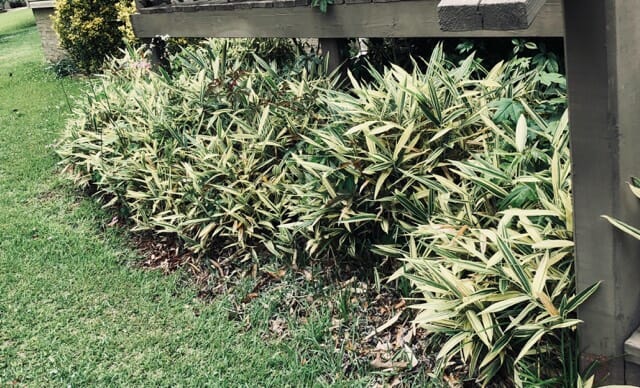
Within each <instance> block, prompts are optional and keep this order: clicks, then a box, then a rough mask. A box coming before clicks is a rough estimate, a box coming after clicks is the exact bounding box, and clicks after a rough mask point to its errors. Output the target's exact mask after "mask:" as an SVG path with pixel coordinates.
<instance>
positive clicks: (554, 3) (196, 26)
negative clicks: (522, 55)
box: [131, 0, 564, 38]
mask: <svg viewBox="0 0 640 388" xmlns="http://www.w3.org/2000/svg"><path fill="white" fill-rule="evenodd" d="M296 1H298V2H300V1H303V0H296ZM304 1H306V0H304ZM351 1H354V0H351ZM356 1H357V0H356ZM253 3H261V4H262V5H261V6H264V7H265V8H246V7H247V6H246V5H242V2H238V3H224V2H223V3H216V4H213V3H212V2H206V3H204V4H199V5H188V6H179V5H175V4H174V5H170V4H168V5H159V6H155V7H151V8H148V9H144V10H143V12H144V13H139V14H134V15H132V16H131V22H132V24H133V29H134V31H135V33H136V36H138V37H141V38H153V37H155V36H159V35H169V36H173V37H231V38H233V37H284V38H294V37H301V38H309V37H313V38H343V37H393V38H400V37H435V38H444V37H469V36H474V37H495V36H510V37H515V36H556V37H561V36H563V35H564V22H563V17H562V7H561V5H560V2H559V0H549V1H547V3H546V4H545V5H544V6H542V8H541V9H540V11H539V13H538V16H537V18H536V19H535V21H534V22H533V23H532V24H531V26H530V27H529V28H528V29H527V30H515V31H489V30H485V31H476V32H474V33H472V34H470V33H469V32H456V31H442V30H441V28H440V24H439V21H438V7H437V4H438V0H419V1H396V2H368V3H343V4H334V5H330V6H329V8H328V11H327V13H326V14H323V13H321V12H320V11H319V10H318V9H317V8H312V7H310V6H308V5H307V6H295V5H294V6H289V7H284V5H283V6H277V5H274V4H275V3H276V2H274V1H271V2H269V1H262V2H253ZM267 3H271V5H268V4H267ZM230 4H231V5H230ZM220 6H223V7H222V8H220ZM225 7H226V8H225ZM243 7H244V8H243ZM151 12H152V13H151Z"/></svg>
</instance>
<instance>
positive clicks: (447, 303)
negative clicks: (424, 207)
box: [401, 113, 597, 387]
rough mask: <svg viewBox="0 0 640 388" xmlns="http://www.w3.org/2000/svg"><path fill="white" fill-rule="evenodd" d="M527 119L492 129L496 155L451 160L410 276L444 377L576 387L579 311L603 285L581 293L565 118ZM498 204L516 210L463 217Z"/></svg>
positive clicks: (407, 255) (414, 244) (415, 244)
mask: <svg viewBox="0 0 640 388" xmlns="http://www.w3.org/2000/svg"><path fill="white" fill-rule="evenodd" d="M524 117H525V116H522V119H521V120H520V121H519V122H518V124H517V125H516V126H515V128H514V127H512V126H498V125H490V128H491V132H493V133H492V134H490V135H489V136H487V138H486V139H487V140H489V141H491V142H492V143H493V146H492V147H487V149H486V150H485V151H482V152H476V153H474V154H473V155H471V156H470V157H469V158H468V159H467V160H465V161H452V162H451V164H450V167H451V173H452V179H450V180H449V179H448V180H447V189H446V190H445V191H442V190H435V191H434V192H432V195H434V196H435V198H434V202H435V203H437V204H438V210H437V211H436V212H435V213H436V214H434V216H433V217H432V218H431V219H430V220H429V222H428V223H426V224H424V225H420V226H419V227H418V228H417V229H416V230H414V231H413V232H412V233H411V240H410V244H409V247H408V249H405V250H403V253H402V256H403V260H404V261H405V262H406V263H407V266H406V268H404V269H403V270H401V273H403V274H404V275H405V276H407V277H408V278H409V279H410V280H411V281H412V282H413V283H414V285H415V286H416V290H417V291H418V293H419V295H420V297H419V299H420V300H421V303H420V304H418V305H416V306H414V307H415V308H416V309H418V311H419V313H418V316H417V317H416V322H417V323H418V324H420V325H421V326H422V327H424V328H426V329H427V330H429V331H430V332H431V333H434V334H436V335H437V334H442V335H443V337H444V338H446V340H445V342H444V344H443V345H442V348H441V350H440V352H439V354H438V360H439V367H440V368H441V369H440V370H442V369H444V368H445V367H446V366H447V365H448V363H449V361H450V360H451V359H452V358H453V357H455V356H459V357H460V359H461V360H462V361H464V362H465V364H466V365H468V366H469V374H470V376H471V377H474V378H477V379H478V380H479V381H480V382H483V383H488V382H490V381H492V379H494V378H497V379H498V380H499V381H508V380H511V381H512V382H514V383H517V384H520V385H522V384H524V386H538V385H539V384H540V381H541V380H542V381H544V380H546V383H547V384H551V385H554V386H567V387H569V386H575V384H576V381H577V378H578V375H577V374H576V373H575V371H576V366H577V364H576V362H577V357H576V354H575V344H574V343H572V342H573V341H575V340H574V334H573V328H574V327H575V326H576V324H577V323H579V321H578V320H577V319H575V313H574V311H575V309H576V308H577V307H578V306H579V305H580V304H581V303H582V302H583V301H584V300H585V299H586V298H587V297H588V296H589V295H590V294H591V293H593V292H594V291H595V289H596V287H597V286H594V287H591V288H589V289H587V290H585V291H584V292H583V293H582V294H580V295H575V290H574V271H573V261H574V256H573V242H572V238H573V228H572V224H571V223H572V214H573V213H572V204H571V195H570V179H569V174H570V161H569V149H568V126H567V115H566V113H565V115H563V116H562V118H560V119H559V120H554V121H552V122H549V123H547V122H545V121H543V120H540V118H539V117H535V116H534V118H533V120H532V122H530V123H527V121H526V119H525V118H524ZM514 143H515V147H514ZM442 181H443V182H444V180H442ZM523 187H526V188H525V189H522V188H523ZM502 190H504V192H503V193H502V194H500V193H501V191H502ZM491 192H493V193H491ZM450 193H456V194H458V196H459V197H458V198H453V197H452V196H451V195H450ZM491 196H498V197H500V201H499V202H498V204H499V203H500V202H504V200H505V199H507V198H509V199H510V200H509V204H508V205H507V206H496V208H497V210H499V211H498V212H496V213H494V214H493V215H492V216H491V217H490V218H489V217H488V218H484V219H483V217H480V216H478V215H479V214H482V215H486V212H483V213H478V212H477V210H475V211H474V210H472V211H465V210H464V207H466V206H467V204H472V206H471V207H472V208H473V207H475V206H473V204H479V203H482V202H486V201H487V199H490V197H491ZM525 198H526V199H525ZM523 199H524V203H522V200H523ZM515 201H517V202H520V203H519V204H516V203H514V202H515ZM462 204H464V205H462ZM514 205H519V206H514Z"/></svg>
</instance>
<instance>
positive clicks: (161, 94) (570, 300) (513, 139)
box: [58, 40, 595, 386]
mask: <svg viewBox="0 0 640 388" xmlns="http://www.w3.org/2000/svg"><path fill="white" fill-rule="evenodd" d="M263 42H264V41H263ZM256 44H257V46H256ZM271 47H272V46H270V45H269V44H268V43H267V44H265V45H264V47H263V48H266V49H267V55H273V56H272V59H273V61H271V63H266V62H265V61H264V60H262V59H260V57H258V56H256V55H254V54H255V53H256V51H259V50H261V48H260V42H259V41H254V40H213V41H209V43H208V44H206V45H203V46H202V47H199V48H197V49H196V48H190V49H185V50H184V51H183V52H181V53H179V54H177V55H175V56H173V57H172V59H171V66H172V69H173V73H172V74H171V75H169V74H167V73H165V72H162V71H160V72H158V73H156V72H153V71H150V70H149V64H148V62H146V61H145V60H144V57H141V53H140V52H139V51H138V52H133V51H131V52H129V53H128V54H127V55H126V56H125V57H124V58H123V59H121V60H115V61H113V62H112V64H111V65H110V67H109V68H108V69H107V71H106V73H105V75H104V76H102V77H101V78H100V79H99V82H97V84H94V86H93V88H92V91H91V93H89V94H88V95H87V96H86V97H85V99H84V100H83V101H81V102H80V103H79V106H78V108H77V109H76V112H75V116H74V118H73V119H72V120H71V121H70V123H69V126H68V131H67V133H66V134H65V138H64V139H63V141H62V142H61V144H60V145H59V147H58V152H59V154H60V155H61V157H62V158H63V162H62V163H63V164H65V165H66V166H67V167H66V168H67V170H69V171H72V172H73V173H74V174H75V175H76V178H77V180H78V182H79V183H80V184H83V185H88V184H93V185H95V186H96V187H97V189H98V192H99V193H100V194H101V195H103V196H104V198H105V199H106V200H108V203H107V205H116V204H117V205H118V206H121V207H123V208H124V209H125V210H126V211H127V212H128V214H129V216H130V219H131V220H132V222H133V225H134V227H135V229H152V230H155V231H157V232H160V233H171V234H175V235H177V236H179V237H180V238H181V239H182V240H183V241H184V242H185V243H186V245H187V246H188V247H189V248H191V249H193V250H194V251H197V252H202V253H208V254H215V255H218V256H224V257H225V258H229V259H240V260H243V259H252V260H253V261H263V262H264V260H270V259H271V258H272V257H274V256H275V257H277V258H279V259H285V260H287V261H295V260H296V258H297V256H296V255H298V254H300V252H299V249H298V248H299V247H304V248H305V249H306V254H307V255H311V256H315V257H318V258H322V259H325V260H332V261H338V260H343V259H345V258H346V257H351V258H352V259H354V260H357V261H359V262H360V263H365V262H366V261H365V260H366V259H369V260H370V261H369V263H373V264H374V265H377V264H379V263H380V262H381V261H383V260H386V261H389V260H387V259H392V260H391V261H393V262H395V263H398V262H399V261H401V262H402V263H404V267H403V268H402V269H401V270H400V271H398V272H397V273H396V275H395V276H394V277H393V279H395V278H397V277H399V276H404V277H405V278H407V279H409V280H410V281H411V283H412V284H413V285H414V287H415V293H416V298H417V299H418V300H420V301H421V302H420V303H419V304H417V305H416V306H415V308H416V309H417V311H418V315H417V317H416V322H417V323H418V324H419V325H421V326H422V327H424V328H425V329H426V330H427V331H428V332H429V333H430V334H431V335H432V336H434V337H436V338H440V339H441V342H440V343H441V344H442V349H441V350H440V353H439V354H438V362H439V363H438V369H437V371H436V372H442V371H443V370H445V368H446V367H447V366H448V365H449V363H450V362H452V361H453V360H458V361H460V360H462V361H465V362H466V363H467V365H468V372H469V378H471V379H475V380H478V381H479V382H481V383H485V384H487V383H489V382H491V381H495V380H500V381H508V382H511V383H520V382H521V383H523V384H525V385H529V386H531V385H533V386H535V385H538V382H539V381H541V380H547V381H546V383H548V384H554V385H561V384H565V385H575V384H574V383H575V381H577V379H578V377H577V374H576V373H575V371H576V370H577V366H576V365H577V358H576V357H575V354H574V353H575V347H576V345H575V338H574V335H573V329H574V328H575V326H576V325H577V324H578V322H579V321H578V320H576V319H575V318H574V314H573V312H574V310H575V308H576V307H577V306H578V305H579V304H580V303H581V302H582V301H583V300H584V299H586V298H587V297H588V296H589V294H590V293H591V292H593V290H595V288H590V289H589V290H587V292H585V293H583V294H581V295H578V296H576V295H574V294H575V290H574V281H573V250H572V242H571V240H572V234H573V228H572V225H571V220H572V208H571V200H570V189H571V188H570V180H569V175H570V164H569V160H568V158H569V151H568V147H567V142H568V135H567V133H568V124H567V115H566V113H565V108H566V97H565V90H564V87H565V83H564V78H563V77H562V76H561V75H559V74H555V73H553V72H548V69H546V67H541V66H536V65H532V63H531V61H530V60H529V59H526V58H525V59H514V60H510V61H508V62H506V63H499V64H497V65H496V66H495V67H493V68H492V69H490V70H486V69H483V68H482V67H481V66H480V65H479V64H478V61H477V60H475V58H473V57H472V56H471V57H469V58H467V59H466V60H464V61H462V62H461V63H460V64H458V65H454V64H452V63H449V62H448V61H447V60H446V59H445V57H444V55H443V53H442V50H441V49H437V50H436V51H434V53H433V55H432V57H431V59H430V60H429V61H428V62H427V63H425V66H414V70H413V71H412V72H407V71H405V70H403V69H401V68H399V67H397V66H394V67H392V68H390V69H385V70H384V71H383V72H378V71H376V70H373V69H371V70H370V78H371V79H372V80H373V81H372V82H370V83H364V82H360V81H358V80H356V79H354V78H353V77H352V78H351V89H350V90H349V91H348V92H341V91H337V90H336V88H335V85H334V80H332V79H331V78H329V77H326V76H325V75H324V72H323V70H324V63H322V62H321V61H319V60H318V58H316V57H306V56H301V55H298V56H294V55H291V54H292V51H291V48H287V46H286V45H285V46H283V47H285V48H284V50H283V51H282V53H284V54H283V55H280V54H278V53H279V52H280V51H277V50H276V51H273V50H270V48H271ZM261 53H262V54H265V52H264V51H262V52H261ZM269 53H271V54H269ZM422 67H424V68H425V69H426V70H424V71H423V70H420V68H422ZM318 69H320V71H318ZM396 268H397V266H396ZM562 368H564V370H563V371H561V369H562Z"/></svg>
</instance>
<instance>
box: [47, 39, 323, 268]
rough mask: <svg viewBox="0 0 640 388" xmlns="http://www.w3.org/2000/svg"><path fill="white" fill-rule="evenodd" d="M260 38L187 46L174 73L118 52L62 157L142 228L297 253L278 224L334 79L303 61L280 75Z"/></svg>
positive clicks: (205, 243) (245, 248)
mask: <svg viewBox="0 0 640 388" xmlns="http://www.w3.org/2000/svg"><path fill="white" fill-rule="evenodd" d="M252 43H253V42H252V41H247V40H242V41H220V40H213V41H210V42H209V43H208V44H207V45H204V46H203V47H201V48H198V49H197V50H194V49H190V50H185V51H184V52H183V53H181V54H178V55H176V56H175V57H174V58H173V60H172V64H171V66H172V68H173V69H174V72H173V74H172V76H169V75H168V74H166V73H155V72H152V71H149V64H148V62H146V61H145V60H144V59H143V58H141V57H140V55H139V53H136V52H130V53H129V54H128V55H127V56H125V58H123V59H122V60H117V61H115V62H114V63H113V64H112V65H111V67H110V68H109V69H107V71H106V73H105V75H104V76H103V77H102V78H101V80H100V82H99V83H98V84H97V85H95V86H94V88H93V91H92V93H90V94H89V95H87V96H86V98H85V100H84V101H82V102H81V103H80V104H79V108H78V110H77V112H76V118H75V119H74V120H72V121H71V122H70V123H69V129H68V132H67V134H66V135H65V136H66V138H65V141H64V143H63V144H62V145H61V147H60V149H59V153H60V155H61V156H62V157H63V159H64V160H63V163H65V164H68V165H69V166H73V169H74V171H75V172H76V174H77V179H78V181H79V182H80V183H81V184H83V185H86V184H89V183H93V184H95V185H96V186H97V188H98V189H99V192H100V193H102V194H103V195H107V196H108V197H110V198H112V199H113V200H112V201H111V204H119V205H122V206H125V207H126V209H127V210H128V212H129V214H130V217H131V219H132V221H133V222H134V225H135V228H136V229H155V230H157V231H159V232H166V233H175V234H177V235H178V236H180V237H181V238H182V239H183V240H184V241H185V242H186V244H187V245H188V246H189V247H190V248H192V249H193V250H195V251H200V252H202V251H204V252H220V251H223V250H226V249H228V248H231V247H233V248H234V252H235V253H232V255H241V256H243V257H248V256H251V257H253V258H256V259H257V258H258V254H259V253H260V252H270V254H274V255H277V256H282V253H283V252H287V253H288V256H289V257H293V255H294V254H295V252H294V251H293V240H292V239H291V237H290V233H289V232H287V231H286V230H285V229H280V228H279V224H280V223H281V222H283V221H286V220H287V217H288V215H287V214H288V209H289V208H290V207H291V206H293V205H292V204H291V203H290V198H291V196H290V195H288V194H287V191H286V190H284V186H285V184H286V183H287V182H288V181H290V180H291V179H292V176H293V174H294V173H295V171H292V170H290V169H289V168H288V166H289V165H290V164H288V163H287V159H288V157H289V155H291V150H292V149H293V148H295V147H297V144H298V143H299V139H300V137H301V132H304V131H305V130H306V126H308V125H311V124H310V123H309V121H313V119H312V118H311V117H310V112H313V111H315V110H317V108H316V105H317V101H318V100H317V96H318V94H319V92H320V87H331V80H330V79H328V78H324V77H317V76H314V75H310V74H309V72H308V71H307V69H306V68H305V67H297V68H296V69H293V70H289V71H287V72H279V71H278V70H277V69H278V68H277V65H276V64H275V63H274V64H272V65H269V64H267V63H266V62H264V61H262V60H261V59H259V58H258V57H254V56H253V55H252V52H253V46H252ZM230 53H234V54H235V55H234V57H235V59H231V55H229V54H230ZM284 59H287V58H284ZM287 62H289V61H288V59H287ZM302 65H303V64H301V66H302ZM316 65H317V64H315V63H311V67H312V68H313V69H317V66H316ZM304 117H309V120H306V121H305V120H301V118H304ZM274 236H279V238H275V237H274ZM274 240H275V241H274ZM278 241H281V242H282V243H281V244H279V245H278V246H277V247H276V244H278Z"/></svg>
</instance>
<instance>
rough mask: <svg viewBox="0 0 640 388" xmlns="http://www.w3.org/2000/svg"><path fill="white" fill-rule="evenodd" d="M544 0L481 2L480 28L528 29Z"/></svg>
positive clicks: (483, 0)
mask: <svg viewBox="0 0 640 388" xmlns="http://www.w3.org/2000/svg"><path fill="white" fill-rule="evenodd" d="M545 1H546V0H482V1H481V2H480V13H481V14H482V28H484V29H486V30H524V29H527V28H529V26H530V25H531V23H533V21H534V20H535V18H536V16H537V15H538V12H540V9H542V6H543V5H544V3H545Z"/></svg>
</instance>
